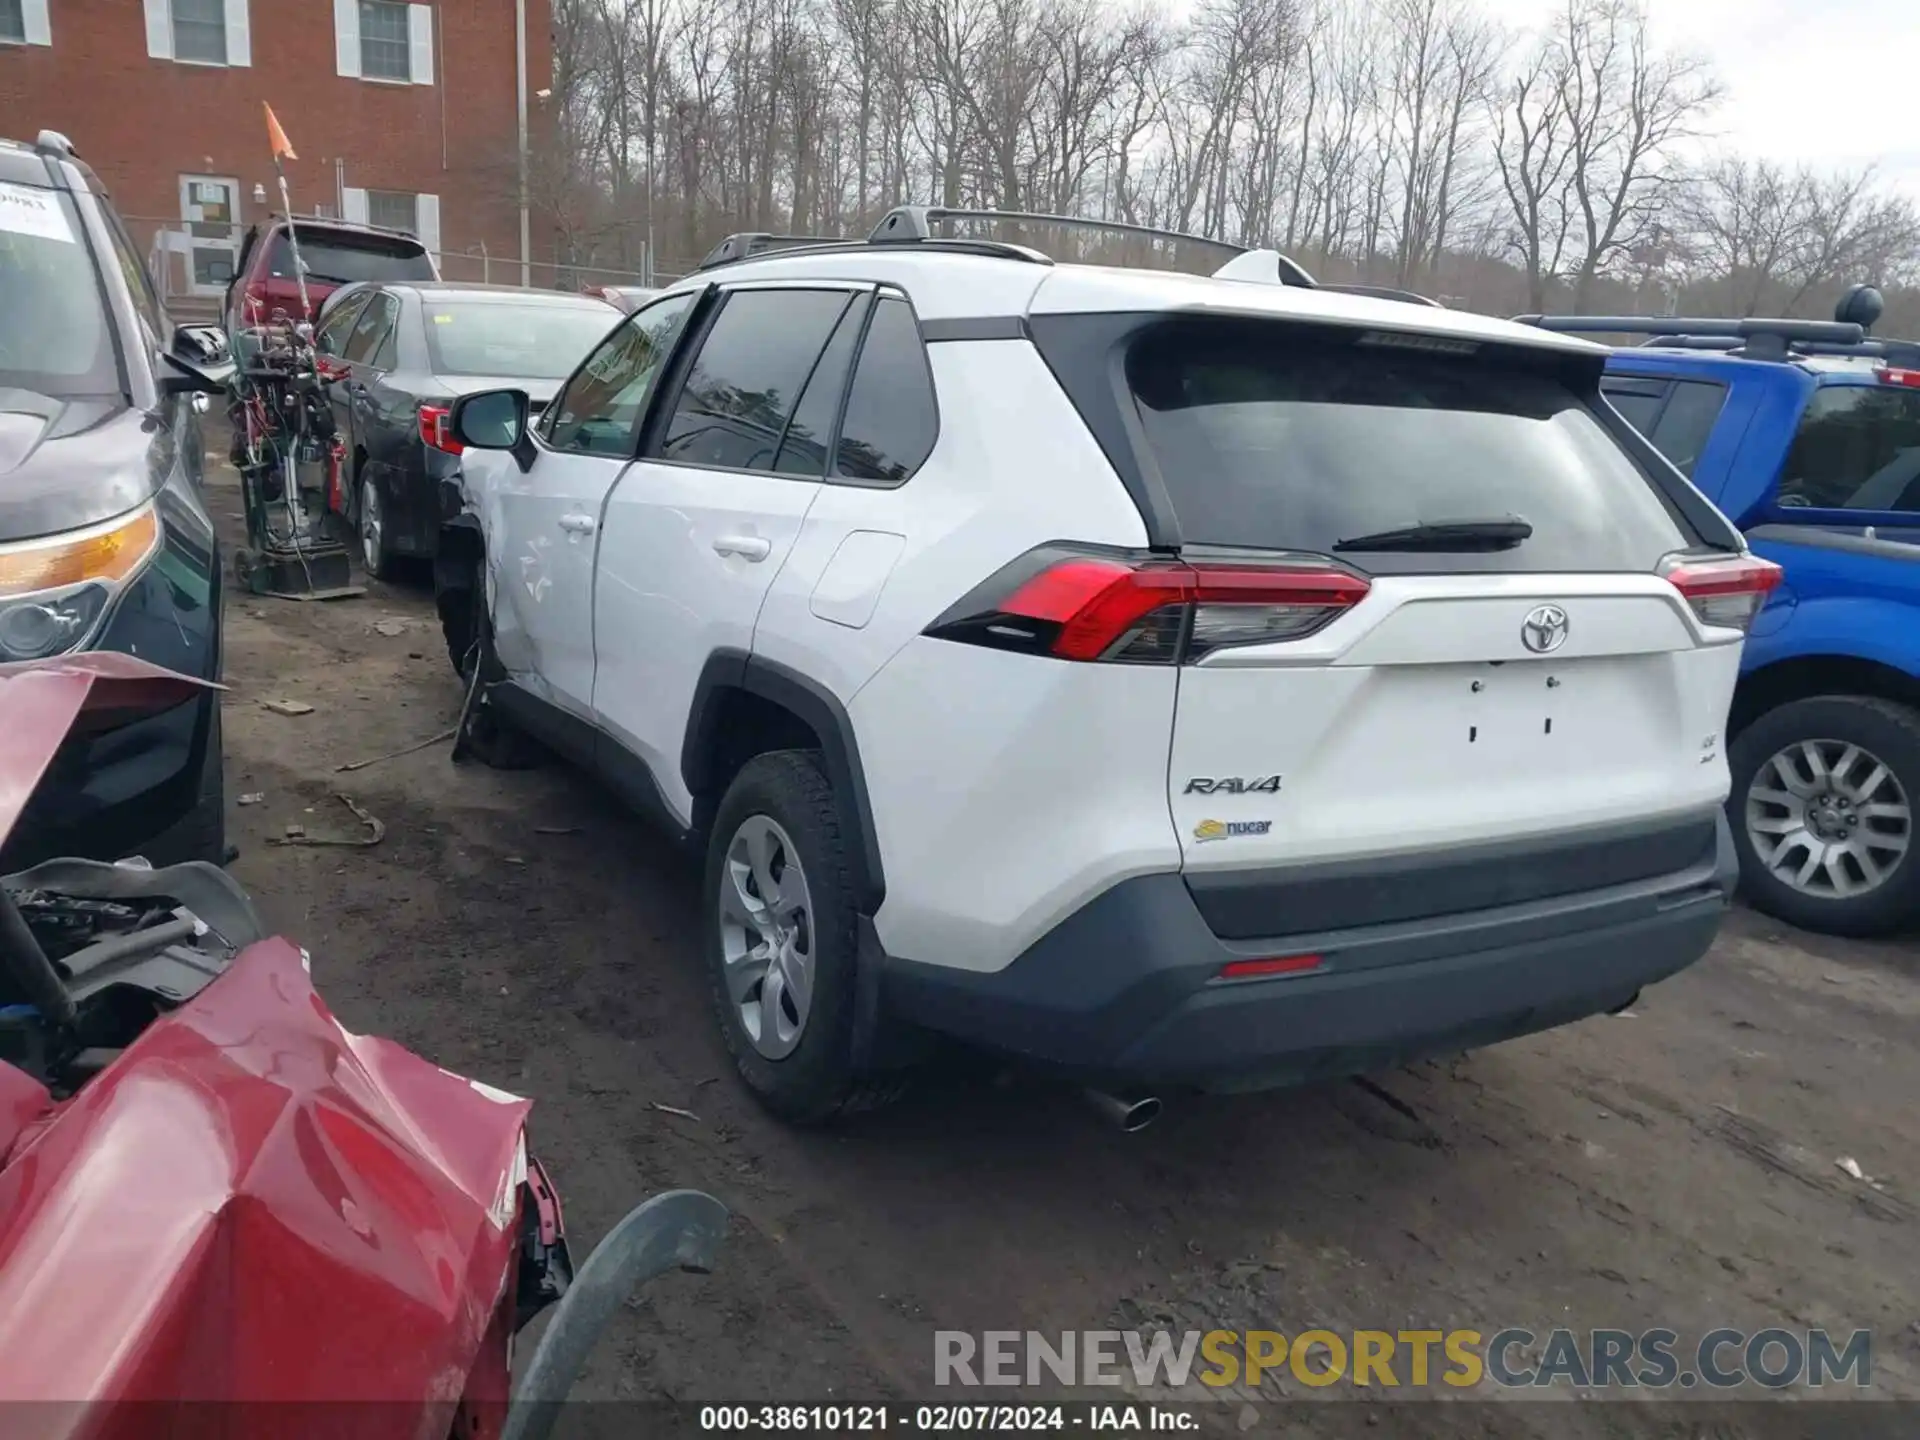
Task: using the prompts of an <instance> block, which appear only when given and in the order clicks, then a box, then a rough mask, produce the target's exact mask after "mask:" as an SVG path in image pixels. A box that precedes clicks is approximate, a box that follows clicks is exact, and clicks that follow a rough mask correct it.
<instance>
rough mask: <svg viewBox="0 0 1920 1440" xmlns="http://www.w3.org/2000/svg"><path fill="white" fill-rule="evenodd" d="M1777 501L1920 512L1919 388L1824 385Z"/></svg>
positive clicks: (1812, 402) (1811, 408)
mask: <svg viewBox="0 0 1920 1440" xmlns="http://www.w3.org/2000/svg"><path fill="white" fill-rule="evenodd" d="M1780 503H1781V504H1782V505H1786V506H1796V507H1798V506H1819V507H1823V508H1829V509H1835V510H1907V511H1920V390H1910V389H1907V388H1905V387H1903V386H1899V385H1827V386H1823V387H1822V388H1821V389H1818V390H1816V391H1814V392H1813V399H1812V400H1810V401H1808V402H1807V413H1806V414H1805V415H1803V416H1802V417H1801V419H1800V433H1799V435H1798V436H1796V437H1795V439H1794V442H1793V449H1792V450H1790V451H1789V452H1788V453H1787V463H1786V467H1785V469H1783V470H1782V471H1781V472H1780Z"/></svg>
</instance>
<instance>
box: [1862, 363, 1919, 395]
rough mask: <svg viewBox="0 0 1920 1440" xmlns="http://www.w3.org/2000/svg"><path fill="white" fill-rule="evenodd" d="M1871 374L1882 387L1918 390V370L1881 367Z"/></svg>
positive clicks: (1896, 366)
mask: <svg viewBox="0 0 1920 1440" xmlns="http://www.w3.org/2000/svg"><path fill="white" fill-rule="evenodd" d="M1873 373H1874V374H1875V376H1877V377H1878V378H1879V381H1880V383H1881V384H1882V385H1906V386H1909V387H1910V388H1912V389H1916V390H1920V370H1909V369H1904V368H1902V367H1901V366H1898V365H1882V366H1879V367H1878V368H1877V369H1875V370H1874V372H1873Z"/></svg>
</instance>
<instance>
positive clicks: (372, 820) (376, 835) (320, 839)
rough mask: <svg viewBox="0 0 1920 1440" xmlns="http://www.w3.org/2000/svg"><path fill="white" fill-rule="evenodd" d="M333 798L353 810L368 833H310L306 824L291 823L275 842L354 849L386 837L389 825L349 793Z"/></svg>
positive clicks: (370, 844) (376, 842)
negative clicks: (358, 802) (383, 822)
mask: <svg viewBox="0 0 1920 1440" xmlns="http://www.w3.org/2000/svg"><path fill="white" fill-rule="evenodd" d="M333 798H334V799H336V800H338V801H339V802H340V803H341V804H342V805H344V806H346V807H347V809H349V810H351V811H352V812H353V813H354V818H356V819H357V820H359V822H360V823H361V824H362V825H364V826H366V827H367V833H366V834H365V835H309V834H307V832H306V827H305V826H302V825H289V826H288V827H287V833H286V834H285V835H284V836H281V837H279V838H278V839H276V840H275V841H274V844H276V845H345V846H349V847H351V848H354V849H365V848H367V847H369V846H372V845H378V844H379V843H380V842H381V841H382V840H384V839H385V838H386V836H387V827H386V826H385V825H384V824H382V823H381V821H380V818H379V817H378V816H376V815H372V814H369V813H368V812H367V811H366V810H364V809H362V808H361V807H360V806H358V805H356V804H355V803H354V802H353V798H352V797H351V796H349V795H340V794H336V795H335V796H334V797H333Z"/></svg>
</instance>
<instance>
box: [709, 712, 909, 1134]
mask: <svg viewBox="0 0 1920 1440" xmlns="http://www.w3.org/2000/svg"><path fill="white" fill-rule="evenodd" d="M848 833H849V827H848V826H847V825H846V824H845V822H844V820H843V819H842V816H841V809H840V804H839V800H838V798H837V797H836V796H835V794H834V791H833V786H832V784H831V783H830V782H829V781H828V779H827V777H826V775H825V773H824V772H823V771H822V770H821V768H820V760H819V756H818V755H816V754H815V753H814V752H812V751H806V750H781V751H775V752H773V753H771V754H766V755H760V756H757V757H755V758H754V759H752V760H750V761H748V762H747V765H746V766H745V768H744V769H742V770H741V772H740V773H739V775H738V776H736V777H735V778H734V781H733V784H732V785H730V786H728V787H727V793H726V796H725V798H724V799H722V800H721V802H720V808H719V811H718V813H717V814H716V815H715V816H714V823H713V830H712V833H711V835H710V836H709V838H708V842H707V863H706V876H705V883H704V884H703V885H702V887H701V895H702V900H703V903H704V905H705V908H706V921H705V943H704V951H705V956H706V969H707V995H708V1001H709V1004H710V1005H711V1007H712V1010H713V1014H714V1022H715V1023H716V1024H717V1025H718V1026H719V1028H720V1037H721V1040H722V1041H723V1043H724V1044H725V1045H726V1047H727V1052H728V1054H729V1055H730V1056H731V1057H732V1059H733V1063H734V1068H735V1069H736V1070H737V1071H738V1072H739V1074H740V1078H741V1079H742V1080H743V1081H745V1082H746V1086H747V1088H748V1089H749V1090H750V1091H752V1092H753V1096H754V1098H755V1099H756V1100H758V1101H759V1102H760V1104H761V1105H762V1106H764V1107H765V1108H766V1109H767V1110H768V1111H770V1112H771V1113H773V1114H774V1115H776V1116H778V1117H779V1118H781V1119H782V1120H786V1121H788V1122H790V1123H792V1124H796V1125H820V1124H824V1123H827V1122H829V1121H832V1120H835V1119H837V1118H839V1117H841V1116H844V1115H848V1114H851V1113H853V1112H855V1111H858V1110H863V1109H869V1108H872V1107H873V1106H875V1105H877V1104H881V1103H884V1102H885V1101H887V1100H891V1099H892V1098H894V1097H895V1096H896V1095H897V1094H898V1093H899V1091H900V1088H901V1084H900V1080H899V1077H897V1076H869V1075H865V1074H862V1073H861V1072H860V1071H859V1070H858V1069H857V1068H856V1066H855V1064H854V1054H853V1051H854V1021H855V1004H856V1001H855V984H854V981H855V969H856V964H857V962H856V959H855V953H856V946H857V944H858V940H857V930H856V910H855V905H854V900H853V875H852V867H851V865H850V863H849V860H848V854H847V848H848V842H847V838H846V837H847V834H848ZM761 859H764V862H765V863H764V864H762V863H761ZM763 876H764V877H770V878H771V880H772V882H773V883H772V885H771V887H769V886H768V884H767V883H766V880H765V879H763V878H761V877H763ZM769 888H771V890H772V891H773V894H772V895H771V896H768V895H766V894H765V893H763V892H765V891H766V890H767V889H769ZM769 899H771V902H772V903H767V902H768V901H769ZM749 912H755V913H758V914H761V915H763V916H765V917H767V919H766V922H765V923H764V924H761V923H758V922H756V921H754V920H753V919H751V918H750V916H749ZM770 934H771V935H773V936H774V937H775V938H774V939H771V940H770V939H769V935H770ZM790 976H799V977H804V984H803V985H796V983H795V981H793V980H791V979H788V978H786V977H790ZM756 977H757V978H756ZM796 990H798V991H800V992H801V994H802V998H803V1000H804V1003H803V1004H799V1005H796V1004H795V1003H794V1001H795V994H796ZM796 1022H797V1023H796Z"/></svg>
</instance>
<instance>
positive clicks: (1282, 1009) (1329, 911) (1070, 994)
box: [882, 809, 1737, 1090]
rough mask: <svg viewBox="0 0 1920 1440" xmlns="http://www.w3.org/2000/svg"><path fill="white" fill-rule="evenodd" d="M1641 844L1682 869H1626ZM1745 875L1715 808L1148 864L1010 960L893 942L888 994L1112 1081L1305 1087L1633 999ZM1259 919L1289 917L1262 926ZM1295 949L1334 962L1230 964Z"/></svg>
mask: <svg viewBox="0 0 1920 1440" xmlns="http://www.w3.org/2000/svg"><path fill="white" fill-rule="evenodd" d="M1636 853H1637V854H1639V855H1640V856H1641V857H1643V860H1644V859H1645V858H1646V857H1657V860H1658V863H1659V864H1660V865H1662V866H1663V867H1667V866H1670V867H1671V868H1663V869H1662V870H1661V871H1660V873H1657V874H1647V873H1646V870H1647V866H1646V865H1645V864H1644V863H1642V864H1641V865H1639V866H1638V867H1633V868H1637V871H1638V874H1637V877H1636V878H1631V879H1623V878H1621V877H1620V875H1619V874H1617V873H1609V871H1608V865H1609V863H1610V862H1611V863H1613V864H1615V865H1616V866H1617V865H1618V864H1619V863H1620V861H1619V858H1618V857H1621V856H1627V855H1632V854H1636ZM1543 867H1544V868H1543ZM1736 874H1737V862H1736V859H1735V855H1734V849H1733V840H1732V836H1731V833H1730V832H1729V830H1728V828H1727V822H1726V818H1725V816H1724V814H1722V813H1721V812H1720V811H1719V810H1717V809H1716V810H1715V811H1713V812H1712V813H1711V815H1707V814H1702V815H1699V816H1697V817H1693V818H1692V819H1690V820H1688V821H1685V822H1681V823H1677V824H1676V823H1673V822H1669V823H1667V824H1665V825H1663V826H1660V827H1656V828H1650V829H1648V830H1647V831H1646V832H1645V833H1644V834H1639V835H1612V836H1608V837H1606V841H1605V843H1604V844H1603V845H1594V844H1587V845H1584V846H1583V845H1579V844H1574V845H1561V846H1557V847H1536V848H1531V849H1529V850H1528V851H1515V852H1508V853H1504V854H1503V853H1499V852H1489V853H1486V854H1480V855H1473V854H1468V855H1461V854H1459V853H1457V852H1456V854H1454V855H1453V856H1449V857H1445V858H1444V859H1440V860H1437V861H1435V862H1433V863H1429V864H1427V865H1425V866H1423V867H1421V868H1418V869H1414V870H1409V869H1408V868H1407V867H1406V866H1405V865H1404V864H1401V865H1394V866H1389V865H1386V864H1384V863H1382V862H1374V866H1373V868H1372V869H1371V870H1370V869H1369V867H1367V866H1356V865H1352V864H1348V865H1345V866H1341V867H1337V871H1336V870H1335V869H1334V867H1325V868H1323V867H1315V868H1314V870H1313V871H1310V872H1302V871H1298V870H1295V871H1290V872H1246V871H1241V872H1229V874H1228V876H1222V877H1217V878H1214V879H1211V880H1209V879H1205V878H1201V877H1189V876H1183V875H1180V874H1155V875H1143V876H1139V877H1136V878H1134V879H1130V880H1126V881H1122V882H1121V883H1119V884H1118V885H1115V886H1114V887H1113V888H1111V889H1109V890H1107V891H1105V892H1103V893H1102V894H1101V895H1099V896H1098V897H1097V898H1095V899H1094V900H1092V901H1091V902H1089V903H1088V904H1087V905H1085V906H1084V907H1083V908H1081V909H1080V910H1079V911H1077V912H1076V913H1074V914H1073V915H1071V916H1069V917H1068V918H1067V919H1066V920H1064V921H1063V922H1061V923H1060V924H1059V925H1057V926H1056V927H1055V928H1054V929H1053V930H1051V931H1049V932H1048V933H1047V934H1046V935H1045V936H1043V937H1041V939H1040V940H1038V941H1037V942H1036V943H1035V944H1034V945H1033V946H1032V947H1030V948H1029V949H1028V950H1027V951H1026V952H1025V953H1024V954H1022V955H1021V956H1019V957H1018V958H1017V959H1016V960H1014V961H1013V962H1012V963H1011V964H1010V965H1008V966H1007V967H1006V968H1005V969H1003V970H1000V971H997V972H993V973H990V974H980V973H974V972H966V971H959V970H954V969H951V968H949V967H944V966H936V965H925V964H918V963H915V962H913V961H912V960H909V959H902V958H898V957H889V958H888V959H887V960H886V961H885V962H884V964H885V968H884V978H883V983H882V994H883V997H884V1001H883V1003H884V1005H885V1007H886V1009H887V1010H888V1011H889V1012H890V1013H892V1014H893V1015H895V1016H897V1017H898V1018H900V1019H903V1020H907V1021H909V1022H911V1023H914V1024H917V1025H920V1026H923V1027H925V1028H927V1029H930V1030H934V1031H938V1032H941V1033H944V1034H948V1035H952V1036H954V1037H956V1038H959V1039H962V1040H966V1041H970V1042H973V1043H976V1044H980V1045H984V1046H988V1047H990V1048H992V1049H995V1050H999V1051H1002V1052H1006V1053H1009V1054H1012V1055H1015V1056H1018V1057H1020V1058H1022V1059H1024V1060H1027V1061H1030V1062H1033V1063H1035V1064H1038V1065H1042V1066H1045V1067H1048V1068H1052V1069H1057V1070H1060V1071H1063V1072H1066V1073H1068V1074H1071V1075H1072V1076H1074V1077H1075V1078H1078V1079H1081V1080H1084V1081H1088V1082H1091V1083H1096V1084H1103V1085H1106V1086H1108V1087H1110V1088H1115V1089H1122V1088H1127V1089H1135V1090H1139V1089H1146V1088H1197V1089H1202V1090H1247V1089H1262V1088H1267V1087H1271V1086H1279V1085H1288V1084H1296V1083H1301V1082H1305V1081H1311V1080H1318V1079H1328V1078H1333V1077H1337V1076H1343V1075H1353V1074H1361V1073H1365V1072H1368V1071H1373V1070H1378V1069H1381V1068H1384V1067H1388V1066H1392V1065H1394V1064H1398V1063H1401V1062H1404V1061H1407V1060H1411V1059H1415V1058H1418V1057H1420V1056H1423V1055H1432V1054H1444V1053H1449V1052H1456V1051H1460V1050H1467V1049H1474V1048H1478V1047H1480V1046H1484V1045H1489V1044H1493V1043H1495V1042H1497V1041H1501V1040H1507V1039H1511V1038H1513V1037H1515V1036H1518V1035H1525V1034H1530V1033H1533V1032H1535V1031H1539V1030H1545V1029H1549V1028H1551V1027H1553V1026H1556V1025H1562V1024H1566V1023H1568V1022H1570V1021H1573V1020H1578V1019H1581V1018H1583V1017H1585V1016H1588V1015H1594V1014H1599V1013H1602V1012H1605V1011H1609V1010H1614V1009H1618V1008H1619V1007H1621V1006H1623V1005H1625V1004H1627V1003H1628V1002H1629V1001H1631V1000H1632V999H1633V997H1634V996H1635V995H1636V994H1637V993H1638V992H1639V990H1640V989H1641V988H1642V987H1643V986H1646V985H1650V984H1652V983H1653V982H1655V981H1657V980H1662V979H1665V978H1666V977H1667V976H1669V975H1672V974H1674V973H1675V972H1677V971H1679V970H1683V969H1685V968H1686V967H1687V966H1688V965H1691V964H1692V963H1693V962H1694V961H1696V960H1698V959H1699V958H1700V957H1701V956H1702V955H1704V954H1705V953H1706V951H1707V948H1708V947H1709V946H1710V945H1711V944H1712V943H1713V939H1714V936H1715V934H1716V932H1717V931H1718V930H1719V927H1720V922H1721V919H1722V917H1723V916H1724V914H1725V912H1726V909H1727V905H1728V902H1729V899H1730V897H1731V895H1732V892H1733V886H1734V880H1735V876H1736ZM1583 878H1584V880H1585V883H1584V884H1582V883H1581V881H1582V879H1583ZM1596 882H1597V883H1596ZM1522 894H1523V895H1526V896H1527V898H1524V899H1518V900H1514V899H1512V898H1511V897H1512V896H1514V895H1522ZM1362 915H1364V916H1366V917H1368V923H1360V924H1356V923H1353V921H1354V920H1355V919H1356V918H1357V917H1358V916H1362ZM1283 917H1297V919H1298V920H1299V921H1301V922H1303V923H1299V924H1284V923H1276V922H1283ZM1327 922H1335V925H1334V926H1330V925H1329V924H1328V923H1327ZM1261 924H1266V925H1273V926H1274V928H1273V929H1271V930H1269V931H1267V933H1264V934H1261V935H1258V936H1252V937H1250V936H1249V934H1248V932H1249V929H1250V927H1253V926H1257V925H1261ZM1222 931H1224V932H1226V936H1231V937H1235V938H1226V936H1223V934H1222V933H1220V932H1222ZM1294 957H1300V958H1299V961H1298V963H1299V964H1300V965H1301V966H1303V967H1306V966H1308V964H1309V962H1308V960H1307V958H1306V957H1317V958H1318V962H1319V963H1318V964H1317V965H1312V966H1311V967H1310V968H1299V969H1294V970H1291V971H1289V972H1288V973H1281V974H1273V975H1266V976H1256V977H1253V978H1244V979H1237V978H1223V977H1222V971H1223V969H1225V968H1226V967H1229V966H1232V965H1234V964H1235V963H1236V962H1247V961H1259V960H1267V959H1274V960H1291V959H1293V958H1294Z"/></svg>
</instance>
